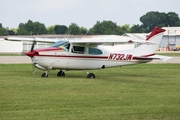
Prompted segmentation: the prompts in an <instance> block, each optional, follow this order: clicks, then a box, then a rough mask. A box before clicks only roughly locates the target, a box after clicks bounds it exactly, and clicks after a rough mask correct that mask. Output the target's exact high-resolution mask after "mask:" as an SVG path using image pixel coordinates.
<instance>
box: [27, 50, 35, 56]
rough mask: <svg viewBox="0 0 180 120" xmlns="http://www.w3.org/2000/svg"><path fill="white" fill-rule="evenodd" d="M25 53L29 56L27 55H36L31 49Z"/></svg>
mask: <svg viewBox="0 0 180 120" xmlns="http://www.w3.org/2000/svg"><path fill="white" fill-rule="evenodd" d="M26 55H27V56H29V57H33V56H35V55H37V53H36V52H34V51H32V52H31V51H29V52H26Z"/></svg>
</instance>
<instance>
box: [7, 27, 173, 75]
mask: <svg viewBox="0 0 180 120" xmlns="http://www.w3.org/2000/svg"><path fill="white" fill-rule="evenodd" d="M164 31H165V30H164V29H161V28H158V27H156V28H155V29H154V30H153V31H152V32H151V34H150V35H149V36H148V37H147V39H146V40H136V39H133V38H130V37H124V36H119V37H115V38H113V37H112V38H111V37H104V38H101V37H99V38H82V39H81V40H77V39H74V40H59V41H58V42H56V43H55V39H40V38H12V37H11V38H5V40H9V41H32V42H33V44H32V47H31V50H30V51H29V52H27V53H26V55H27V56H29V57H30V58H31V59H32V62H33V64H34V66H35V67H36V68H38V69H41V70H43V71H45V72H44V73H43V74H42V75H41V77H48V72H49V71H50V70H54V69H58V70H59V72H58V73H57V76H65V73H64V72H63V70H85V71H86V70H91V69H104V68H109V67H115V66H124V65H132V64H139V63H146V62H150V61H152V60H153V59H162V60H167V59H169V58H170V57H166V56H160V55H155V52H156V50H157V47H158V45H159V43H160V41H161V38H162V36H163V33H164ZM36 42H49V43H55V44H53V45H52V46H51V47H50V48H42V49H34V45H35V44H36ZM114 44H121V45H119V47H121V46H122V44H138V47H136V48H133V49H128V50H120V49H119V50H117V49H116V51H115V50H114V49H113V48H114ZM107 46H108V47H107ZM87 78H95V75H94V74H93V73H88V72H87Z"/></svg>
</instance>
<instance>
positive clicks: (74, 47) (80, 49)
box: [72, 46, 85, 54]
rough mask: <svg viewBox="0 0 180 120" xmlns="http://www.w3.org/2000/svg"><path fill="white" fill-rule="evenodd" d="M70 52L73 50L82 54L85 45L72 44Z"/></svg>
mask: <svg viewBox="0 0 180 120" xmlns="http://www.w3.org/2000/svg"><path fill="white" fill-rule="evenodd" d="M72 52H73V53H79V54H84V52H85V47H81V46H73V49H72Z"/></svg>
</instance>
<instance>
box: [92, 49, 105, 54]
mask: <svg viewBox="0 0 180 120" xmlns="http://www.w3.org/2000/svg"><path fill="white" fill-rule="evenodd" d="M89 54H92V55H101V54H103V52H102V51H101V50H100V49H97V48H89Z"/></svg>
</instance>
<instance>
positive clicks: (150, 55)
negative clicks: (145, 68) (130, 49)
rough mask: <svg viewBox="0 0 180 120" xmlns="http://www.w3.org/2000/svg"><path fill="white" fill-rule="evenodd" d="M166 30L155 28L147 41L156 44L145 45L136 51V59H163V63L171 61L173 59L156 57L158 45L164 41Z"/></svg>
mask: <svg viewBox="0 0 180 120" xmlns="http://www.w3.org/2000/svg"><path fill="white" fill-rule="evenodd" d="M165 31H166V30H164V29H161V28H158V27H156V28H154V30H153V31H152V32H151V34H150V35H149V36H148V37H147V38H146V41H150V42H152V43H155V44H149V45H147V44H143V45H141V46H139V47H138V48H136V49H135V52H134V54H135V56H136V57H135V58H136V59H138V60H153V59H161V60H163V62H165V61H167V60H169V59H171V57H167V56H162V55H155V52H156V50H157V48H158V45H159V43H160V41H161V39H162V36H163V33H164V32H165Z"/></svg>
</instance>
